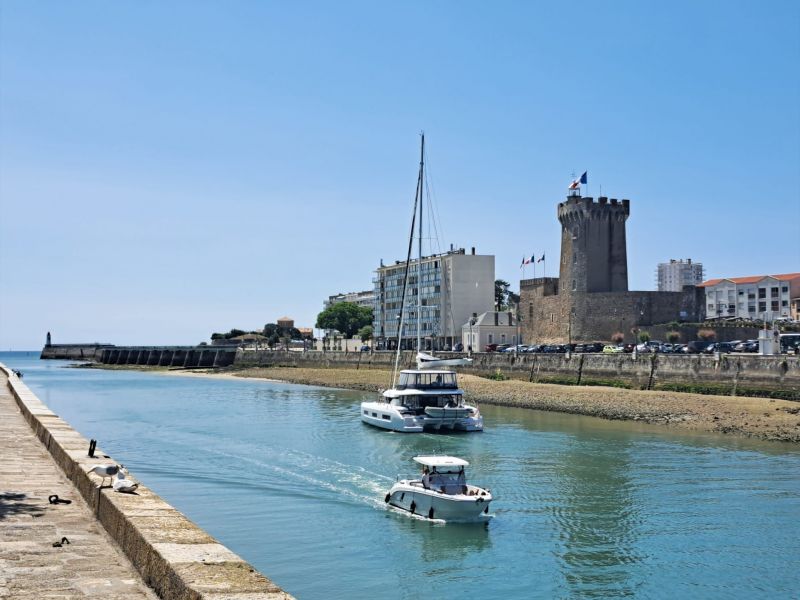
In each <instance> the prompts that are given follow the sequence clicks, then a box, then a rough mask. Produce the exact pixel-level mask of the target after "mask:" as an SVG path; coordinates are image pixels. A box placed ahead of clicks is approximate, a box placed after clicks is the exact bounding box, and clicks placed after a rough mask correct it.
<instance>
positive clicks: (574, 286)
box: [572, 279, 578, 292]
mask: <svg viewBox="0 0 800 600" xmlns="http://www.w3.org/2000/svg"><path fill="white" fill-rule="evenodd" d="M577 289H578V284H577V283H575V280H574V279H573V280H572V291H573V292H574V291H575V290H577Z"/></svg>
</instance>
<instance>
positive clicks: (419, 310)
mask: <svg viewBox="0 0 800 600" xmlns="http://www.w3.org/2000/svg"><path fill="white" fill-rule="evenodd" d="M420 135H421V137H422V143H421V145H420V150H419V248H418V251H417V352H422V329H421V328H422V197H423V196H424V195H425V176H424V173H425V132H423V133H421V134H420Z"/></svg>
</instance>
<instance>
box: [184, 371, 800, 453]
mask: <svg viewBox="0 0 800 600" xmlns="http://www.w3.org/2000/svg"><path fill="white" fill-rule="evenodd" d="M170 373H175V371H170ZM184 373H186V372H184ZM187 374H190V375H196V376H211V377H254V378H259V379H269V380H277V381H288V382H292V383H303V384H309V385H319V386H327V387H339V388H351V389H359V390H371V391H377V390H379V389H384V388H387V387H389V380H390V377H391V373H390V372H389V371H381V370H355V369H305V368H287V367H271V368H251V369H241V370H231V371H227V372H224V373H218V374H214V373H209V372H198V371H192V372H189V373H187ZM458 377H459V383H460V385H461V386H462V387H463V388H464V391H465V392H466V393H467V395H468V397H469V398H470V399H471V400H474V401H477V402H478V403H483V404H497V405H501V406H517V407H522V408H534V409H538V410H548V411H555V412H565V413H573V414H581V415H590V416H594V417H602V418H605V419H622V420H632V421H641V422H645V423H656V424H662V425H668V426H670V427H679V428H682V429H688V430H694V431H708V432H716V433H729V434H730V433H732V434H738V435H744V436H749V437H754V438H759V439H764V440H775V441H785V442H795V443H797V442H800V402H792V401H788V400H772V399H768V398H750V397H732V396H711V395H705V394H688V393H683V392H666V391H641V390H628V389H619V388H610V387H599V386H597V387H595V386H569V385H552V384H545V383H528V382H525V381H515V380H509V381H492V380H489V379H484V378H481V377H476V376H474V375H459V376H458Z"/></svg>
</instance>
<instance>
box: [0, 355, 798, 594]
mask: <svg viewBox="0 0 800 600" xmlns="http://www.w3.org/2000/svg"><path fill="white" fill-rule="evenodd" d="M0 362H3V363H5V364H6V365H8V366H10V367H12V368H16V369H19V370H21V371H22V372H23V377H24V379H23V380H24V381H25V383H27V384H28V386H29V387H30V388H31V389H32V390H33V391H34V393H36V394H37V395H38V397H39V398H40V399H41V400H42V401H43V402H44V403H45V404H47V405H48V407H50V408H51V409H52V410H53V411H55V412H56V413H57V414H58V415H59V416H61V417H62V418H63V419H65V420H66V421H67V422H69V423H70V424H71V425H72V426H73V427H74V428H75V429H77V430H78V431H80V432H81V433H82V434H83V435H84V436H85V437H86V438H87V439H89V438H93V439H97V440H98V447H99V448H101V449H102V450H103V451H105V452H106V453H108V454H109V455H111V456H112V457H114V458H115V459H117V460H118V461H120V462H122V463H124V464H125V465H126V467H127V468H128V469H129V470H130V472H131V474H132V475H133V476H134V477H135V478H137V479H139V480H140V481H142V482H143V483H144V484H145V485H147V486H148V487H150V488H151V489H152V490H154V491H155V492H156V493H157V494H159V495H160V496H162V497H163V498H164V499H165V500H167V501H168V502H169V503H171V504H172V505H173V506H175V507H176V508H177V509H178V510H180V511H181V512H183V513H184V514H185V515H186V516H188V517H189V518H190V519H191V520H193V521H194V522H195V523H197V524H198V525H199V526H201V527H202V528H204V529H205V530H206V531H208V532H209V533H210V534H211V535H213V536H214V537H216V538H217V539H218V540H219V541H221V542H222V543H223V544H225V545H226V546H228V547H229V548H231V549H232V550H233V551H234V552H236V553H237V554H239V555H240V556H242V557H243V558H244V559H245V560H247V561H249V562H250V563H252V564H253V565H254V566H255V567H256V568H257V569H258V570H260V571H261V572H262V573H263V574H265V575H266V576H267V577H269V578H270V579H272V580H273V581H275V582H276V583H277V584H278V585H280V586H281V587H282V588H283V589H285V590H286V591H288V592H290V593H291V594H293V595H295V596H296V597H297V598H300V599H308V600H313V599H323V598H324V599H327V600H329V599H331V598H343V599H345V598H347V599H350V598H365V599H367V598H370V599H371V598H381V599H417V598H419V599H425V600H429V599H430V598H437V599H451V598H452V599H461V598H503V599H515V598H520V599H523V598H524V599H529V598H621V597H634V598H726V599H727V598H797V597H798V596H800V448H798V446H797V445H794V444H789V443H780V442H760V441H755V440H749V439H744V438H740V437H733V436H722V435H713V434H693V433H687V432H681V431H679V430H671V429H667V428H663V427H657V426H651V425H646V424H637V423H630V422H622V421H606V420H601V419H597V418H592V417H584V416H577V415H566V414H557V413H547V412H539V411H533V410H526V409H513V408H503V407H494V406H489V405H486V406H481V412H482V413H483V415H484V421H485V431H484V432H482V433H461V434H435V433H431V434H428V433H424V434H400V433H393V432H388V431H384V430H379V429H375V428H372V427H370V426H368V425H365V424H363V423H361V421H360V420H359V403H360V402H361V401H363V400H364V399H367V398H373V397H374V395H373V394H370V393H366V392H358V391H351V390H342V389H330V388H321V387H310V386H302V385H293V384H288V383H277V382H268V381H257V380H252V379H235V378H231V379H221V378H210V377H208V378H207V377H186V376H179V375H174V374H166V373H164V372H161V373H153V372H139V371H106V370H97V369H82V368H70V364H72V363H70V362H68V361H56V360H39V352H38V351H36V352H8V353H0ZM766 402H769V401H768V400H765V403H766ZM432 453H440V454H450V455H455V456H459V457H462V458H464V459H466V460H468V461H469V463H470V467H469V469H468V477H469V480H470V482H472V483H475V484H477V485H481V486H483V487H488V488H489V489H491V491H492V494H493V495H494V497H495V500H494V502H493V503H492V504H491V510H490V512H491V514H492V515H493V518H492V519H491V520H490V521H489V522H488V523H486V524H441V523H431V522H428V521H425V520H421V519H415V518H411V517H410V516H407V515H406V514H402V513H399V512H396V511H394V510H390V509H388V508H387V506H386V504H385V503H384V496H385V494H386V492H387V490H388V489H389V487H390V486H391V485H392V483H393V482H394V481H395V480H396V479H397V478H398V477H407V476H411V475H415V474H418V468H417V465H416V464H415V463H414V462H413V457H414V456H416V455H419V454H432Z"/></svg>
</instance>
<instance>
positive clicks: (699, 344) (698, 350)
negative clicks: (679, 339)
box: [683, 340, 711, 354]
mask: <svg viewBox="0 0 800 600" xmlns="http://www.w3.org/2000/svg"><path fill="white" fill-rule="evenodd" d="M709 345H711V342H708V341H706V340H693V341H691V342H689V343H688V344H686V348H684V349H683V352H684V353H685V354H702V353H703V352H704V351H705V349H706V348H708V347H709Z"/></svg>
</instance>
